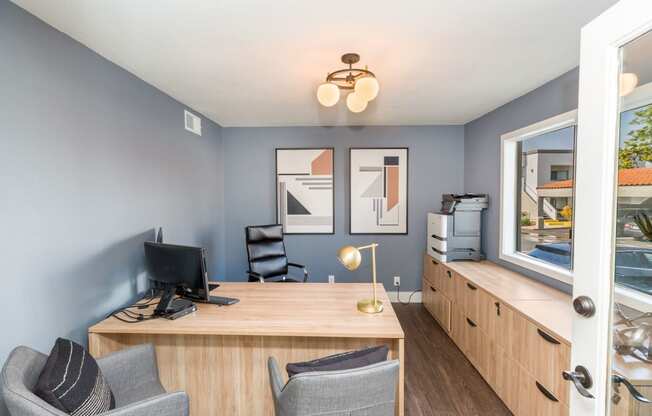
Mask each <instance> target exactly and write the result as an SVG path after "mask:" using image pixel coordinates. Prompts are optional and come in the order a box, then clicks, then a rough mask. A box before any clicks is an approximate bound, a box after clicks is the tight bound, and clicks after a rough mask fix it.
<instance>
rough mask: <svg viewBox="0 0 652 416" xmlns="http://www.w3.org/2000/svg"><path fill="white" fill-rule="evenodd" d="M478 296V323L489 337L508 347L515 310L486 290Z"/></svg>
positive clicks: (503, 346)
mask: <svg viewBox="0 0 652 416" xmlns="http://www.w3.org/2000/svg"><path fill="white" fill-rule="evenodd" d="M478 296H479V298H478V302H479V306H478V308H479V316H478V324H479V325H480V327H481V328H482V330H483V331H484V332H485V333H486V334H487V336H488V337H489V338H491V339H493V340H495V342H496V343H497V344H498V345H500V346H501V347H502V348H507V345H508V341H509V339H510V337H509V328H510V324H511V322H512V320H513V314H514V312H513V311H512V309H511V308H510V307H509V306H507V305H506V304H505V303H504V302H503V301H501V300H499V299H498V298H496V297H494V296H492V295H491V294H490V293H488V292H486V291H485V290H481V291H480V293H479V295H478Z"/></svg>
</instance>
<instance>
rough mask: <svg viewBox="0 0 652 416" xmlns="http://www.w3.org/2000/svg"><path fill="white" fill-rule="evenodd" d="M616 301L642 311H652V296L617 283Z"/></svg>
mask: <svg viewBox="0 0 652 416" xmlns="http://www.w3.org/2000/svg"><path fill="white" fill-rule="evenodd" d="M614 301H615V302H618V303H620V304H623V305H625V306H627V307H630V308H633V309H636V310H637V311H640V312H652V296H650V295H646V294H645V293H641V292H639V291H637V290H634V289H630V288H627V287H623V286H618V285H616V287H615V289H614Z"/></svg>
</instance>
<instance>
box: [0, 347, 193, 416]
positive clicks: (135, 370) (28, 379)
mask: <svg viewBox="0 0 652 416" xmlns="http://www.w3.org/2000/svg"><path fill="white" fill-rule="evenodd" d="M47 358H48V357H47V355H45V354H42V353H40V352H38V351H35V350H33V349H31V348H28V347H24V346H20V347H17V348H15V349H14V350H13V351H12V352H11V354H10V355H9V358H8V359H7V361H6V362H5V365H4V367H3V369H2V374H1V375H0V382H1V383H2V385H1V388H0V391H1V392H2V396H3V398H4V401H5V404H6V405H7V408H8V409H9V413H10V414H11V415H12V416H53V415H54V416H67V413H64V412H62V411H60V410H59V409H56V408H54V407H52V406H51V405H50V404H48V403H47V402H45V401H44V400H42V399H41V398H39V397H38V396H36V395H35V394H34V393H33V390H34V387H35V386H36V383H37V382H38V378H39V376H40V374H41V371H42V370H43V366H45V362H46V361H47ZM97 364H98V366H99V367H100V370H101V371H102V374H103V375H104V378H105V379H106V381H107V383H108V384H109V387H111V391H112V392H113V395H114V397H115V404H116V408H115V409H113V410H110V411H108V412H106V413H103V414H102V416H104V415H106V416H188V415H189V414H190V410H189V405H188V396H187V395H186V393H184V392H174V393H166V391H165V389H163V386H162V385H161V382H160V381H159V377H158V367H157V365H156V355H155V352H154V347H153V346H152V345H151V344H145V345H139V346H136V347H131V348H127V349H124V350H122V351H118V352H115V353H113V354H111V355H108V356H106V357H104V358H100V359H98V360H97Z"/></svg>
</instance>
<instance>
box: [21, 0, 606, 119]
mask: <svg viewBox="0 0 652 416" xmlns="http://www.w3.org/2000/svg"><path fill="white" fill-rule="evenodd" d="M13 1H14V3H16V4H18V5H19V6H21V7H23V8H25V9H26V10H28V11H29V12H31V13H33V14H34V15H36V16H38V17H39V18H41V19H42V20H44V21H45V22H47V23H49V24H50V25H52V26H54V27H55V28H57V29H59V30H61V31H62V32H64V33H66V34H68V35H70V36H71V37H73V38H74V39H76V40H78V41H79V42H81V43H83V44H85V45H86V46H88V47H89V48H91V49H93V50H94V51H96V52H98V53H99V54H100V55H102V56H104V57H106V58H107V59H109V60H110V61H112V62H115V63H116V64H117V65H120V66H121V67H123V68H125V69H127V70H128V71H130V72H132V73H134V74H135V75H136V76H138V77H139V78H142V79H143V80H145V81H146V82H148V83H150V84H152V85H154V86H155V87H157V88H159V89H160V90H162V91H164V92H166V93H167V94H169V95H171V96H172V97H174V98H176V99H177V100H179V101H181V102H182V103H184V104H186V105H188V106H190V107H193V108H195V109H196V110H197V111H199V112H201V113H203V114H204V115H205V116H207V117H209V118H211V119H212V120H214V121H216V122H217V123H219V124H221V125H222V126H227V127H229V126H294V125H424V124H461V123H465V122H468V121H470V120H472V119H474V118H476V117H478V116H480V115H482V114H484V113H486V112H488V111H490V110H492V109H494V108H496V107H498V106H500V105H502V104H504V103H506V102H509V101H510V100H512V99H513V98H516V97H518V96H520V95H522V94H524V93H526V92H528V91H530V90H532V89H534V88H536V87H538V86H540V85H542V84H544V83H545V82H547V81H549V80H551V79H553V78H555V77H556V76H558V75H560V74H562V73H563V72H565V71H568V70H570V69H572V68H573V67H575V66H576V65H577V64H578V62H579V38H580V28H581V27H582V26H583V25H584V24H585V23H587V22H589V21H590V20H591V19H593V18H594V17H596V16H597V15H599V14H600V13H601V12H602V11H603V10H605V9H606V8H608V7H609V6H610V5H612V4H613V3H615V2H616V0H573V1H569V0H476V1H460V0H404V1H401V2H399V1H378V0H375V1H370V0H349V1H343V0H325V1H319V2H317V1H314V0H312V1H310V0H294V1H293V0H275V1H272V0H213V1H211V0H138V1H134V0H111V1H88V0H57V1H50V0H13ZM345 52H358V53H360V55H361V56H362V59H361V62H360V63H361V64H362V65H368V66H369V69H370V70H372V71H374V72H375V73H376V75H377V77H378V79H379V82H380V85H381V92H380V95H379V96H378V98H377V99H376V100H375V101H373V102H371V103H370V105H369V107H368V108H367V110H366V111H365V112H363V113H361V114H352V113H350V112H349V111H348V110H347V109H346V105H345V103H344V102H343V101H340V103H339V104H338V105H337V106H335V107H334V108H324V107H321V106H320V105H319V104H318V103H317V100H316V98H315V90H316V87H317V86H318V85H319V83H320V82H322V80H323V78H324V77H325V76H326V73H327V72H328V71H332V70H335V69H339V68H340V67H341V66H342V64H341V63H340V55H341V54H342V53H345Z"/></svg>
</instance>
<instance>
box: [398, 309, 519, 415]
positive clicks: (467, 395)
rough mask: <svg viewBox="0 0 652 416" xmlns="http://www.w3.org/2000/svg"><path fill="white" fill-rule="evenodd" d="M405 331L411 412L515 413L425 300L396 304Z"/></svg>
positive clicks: (408, 407) (407, 394)
mask: <svg viewBox="0 0 652 416" xmlns="http://www.w3.org/2000/svg"><path fill="white" fill-rule="evenodd" d="M392 306H393V307H394V310H395V311H396V315H398V319H399V321H400V322H401V326H402V327H403V331H404V332H405V410H406V412H405V414H406V416H431V415H432V416H434V415H437V416H457V415H460V416H473V415H483V416H489V415H492V416H493V415H511V413H510V411H509V410H508V409H507V407H505V405H504V404H503V402H502V401H501V400H500V399H499V398H498V396H496V394H495V393H494V392H493V390H491V387H489V385H488V384H487V383H485V381H484V380H483V379H482V377H481V376H480V374H479V373H478V372H477V371H476V370H475V368H473V366H472V365H471V363H470V362H469V361H468V360H467V359H466V358H465V357H464V355H463V354H462V352H461V351H460V350H458V349H457V347H456V346H455V344H454V343H453V341H452V340H451V339H450V338H449V337H448V336H447V335H446V333H445V332H444V331H443V330H442V329H441V327H440V326H439V325H438V324H437V322H436V321H435V320H434V319H433V318H432V317H431V316H430V314H429V313H428V311H426V309H425V308H424V307H423V305H422V304H420V303H412V304H409V305H402V304H398V303H393V304H392Z"/></svg>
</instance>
